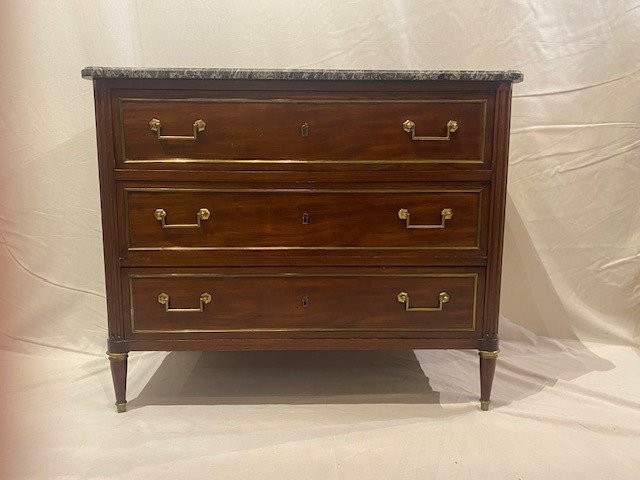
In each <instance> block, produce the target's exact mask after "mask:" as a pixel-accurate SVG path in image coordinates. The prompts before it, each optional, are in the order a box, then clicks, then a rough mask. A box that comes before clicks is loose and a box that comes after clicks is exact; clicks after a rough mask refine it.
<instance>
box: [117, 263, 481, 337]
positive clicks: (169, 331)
mask: <svg viewBox="0 0 640 480" xmlns="http://www.w3.org/2000/svg"><path fill="white" fill-rule="evenodd" d="M207 277H210V278H292V277H293V278H308V277H339V278H349V277H356V278H360V277H363V278H364V277H412V278H419V277H423V278H473V299H472V302H473V303H472V304H473V307H472V315H471V317H472V318H471V325H470V326H469V327H465V328H397V327H396V328H394V327H391V328H380V327H367V328H362V327H358V328H349V327H344V328H322V327H311V328H230V329H162V330H160V329H136V326H135V308H134V305H133V279H137V278H140V279H146V278H207ZM128 279H129V306H130V318H131V332H132V333H167V334H184V333H257V332H374V331H375V332H378V331H379V332H474V331H475V330H476V325H477V322H476V316H477V300H478V274H477V273H450V274H444V273H443V274H436V273H434V274H422V273H390V274H384V273H361V274H350V273H345V274H336V273H326V274H323V273H281V274H271V273H265V274H223V273H219V274H216V273H165V274H153V275H145V274H129V275H128Z"/></svg>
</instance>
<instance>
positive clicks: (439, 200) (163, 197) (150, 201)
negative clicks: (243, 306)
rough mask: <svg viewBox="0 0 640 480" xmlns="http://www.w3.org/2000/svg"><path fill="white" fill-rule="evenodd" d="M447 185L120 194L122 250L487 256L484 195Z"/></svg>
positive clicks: (478, 189)
mask: <svg viewBox="0 0 640 480" xmlns="http://www.w3.org/2000/svg"><path fill="white" fill-rule="evenodd" d="M449 185H451V184H447V185H443V186H442V187H437V186H435V187H432V188H429V189H415V190H394V189H389V190H387V189H380V188H378V189H362V188H357V189H356V188H354V189H314V190H306V189H185V188H138V187H126V188H124V189H123V191H122V192H121V195H122V197H123V200H122V202H121V203H122V204H123V207H122V208H123V210H124V215H125V216H126V229H125V232H124V235H125V236H126V238H125V239H123V240H124V245H123V248H124V249H125V250H129V251H136V250H167V249H172V250H173V251H180V250H181V249H187V250H193V249H196V250H255V249H258V250H260V249H263V250H274V249H276V250H277V249H280V250H282V249H284V250H287V249H326V250H336V249H338V250H339V249H345V250H349V249H409V250H416V249H417V250H471V251H477V252H478V254H482V252H483V251H484V250H485V246H486V221H487V219H486V212H487V205H486V204H485V202H486V195H483V192H484V191H485V188H486V187H485V185H484V184H467V186H466V187H464V186H463V187H460V186H458V187H457V188H456V187H451V186H449ZM483 204H484V206H483Z"/></svg>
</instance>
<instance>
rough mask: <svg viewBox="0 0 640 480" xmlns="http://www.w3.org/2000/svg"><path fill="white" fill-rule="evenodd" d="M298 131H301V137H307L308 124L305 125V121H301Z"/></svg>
mask: <svg viewBox="0 0 640 480" xmlns="http://www.w3.org/2000/svg"><path fill="white" fill-rule="evenodd" d="M300 132H301V133H302V136H303V137H308V136H309V125H307V124H306V123H303V124H302V126H301V127H300Z"/></svg>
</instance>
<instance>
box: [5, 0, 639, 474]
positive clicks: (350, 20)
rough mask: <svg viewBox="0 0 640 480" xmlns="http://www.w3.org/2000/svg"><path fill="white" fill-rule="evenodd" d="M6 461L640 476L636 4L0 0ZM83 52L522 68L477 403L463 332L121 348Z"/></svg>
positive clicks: (28, 469)
mask: <svg viewBox="0 0 640 480" xmlns="http://www.w3.org/2000/svg"><path fill="white" fill-rule="evenodd" d="M0 65H1V67H2V68H1V70H0V160H1V164H0V167H1V168H0V317H1V318H2V322H0V374H1V375H2V377H1V378H2V382H1V385H0V400H1V401H2V408H1V409H0V420H1V422H2V424H1V426H2V441H0V445H1V446H2V448H1V449H0V455H1V457H0V459H1V461H0V472H1V471H2V469H4V470H5V471H6V473H1V474H0V480H4V479H5V478H7V479H13V478H24V479H50V478H58V479H76V478H109V479H111V478H124V479H138V478H141V479H144V478H150V479H163V478H184V479H191V478H216V479H233V478H264V479H288V478H295V479H305V480H306V479H315V478H318V479H334V478H335V479H349V480H351V479H357V478H363V479H367V480H369V479H378V478H379V479H385V480H387V479H390V480H393V479H397V478H398V479H414V478H415V479H427V478H443V479H447V480H449V479H467V478H469V479H471V478H473V479H486V478H492V479H502V478H504V479H511V480H513V479H523V480H524V479H527V480H531V479H545V480H550V479H556V478H558V479H563V480H567V479H574V478H575V479H591V478H594V479H596V478H597V479H601V478H602V479H611V480H616V479H624V480H637V479H638V478H640V473H639V472H640V407H639V405H640V375H639V374H638V372H639V371H640V354H639V349H638V345H639V344H640V208H639V207H640V188H639V185H640V136H639V132H640V0H476V1H471V0H446V1H440V0H437V1H436V0H420V1H418V0H406V1H404V0H403V1H400V0H394V1H383V0H353V1H344V0H305V1H300V0H251V1H249V0H235V1H223V0H219V1H214V0H198V1H187V0H183V1H179V0H173V1H169V0H166V1H160V0H55V1H54V0H27V1H17V0H16V1H10V0H7V1H3V2H0ZM86 65H103V66H138V67H145V66H146V67H180V66H182V67H189V66H190V67H243V68H347V69H354V68H355V69H359V68H368V69H519V70H521V71H522V72H523V73H524V76H525V81H524V82H523V83H521V84H517V85H515V86H514V99H513V108H512V115H513V119H512V136H511V148H510V166H509V185H508V202H507V220H506V236H505V254H504V274H503V289H502V300H501V314H502V315H503V320H502V326H501V337H502V338H503V342H502V354H501V357H500V359H499V361H498V365H499V366H498V370H497V374H496V380H495V384H494V395H493V398H494V409H493V410H492V411H490V412H480V411H479V410H478V402H477V397H478V391H479V380H478V373H477V362H478V359H477V354H476V353H474V352H470V351H467V352H453V351H451V352H445V351H433V352H431V351H418V352H416V353H415V355H414V356H412V354H410V353H409V352H395V353H394V352H386V353H385V352H370V353H367V352H362V353H346V352H342V353H326V352H325V353H234V354H232V353H207V354H200V353H170V354H165V353H135V354H132V355H131V360H130V368H129V370H130V372H129V394H128V397H129V399H130V412H128V413H127V414H124V415H117V414H116V413H115V412H114V408H113V405H112V403H113V389H112V385H111V379H110V376H109V372H108V361H107V359H106V356H105V355H104V351H105V349H106V346H105V339H106V319H105V317H106V309H105V301H104V274H103V264H102V241H101V230H100V228H101V227H100V208H99V194H98V174H97V162H96V146H95V145H96V144H95V127H94V125H95V123H94V122H95V119H94V112H93V95H92V89H91V83H90V82H88V81H86V80H82V79H81V78H80V70H81V68H82V67H84V66H86Z"/></svg>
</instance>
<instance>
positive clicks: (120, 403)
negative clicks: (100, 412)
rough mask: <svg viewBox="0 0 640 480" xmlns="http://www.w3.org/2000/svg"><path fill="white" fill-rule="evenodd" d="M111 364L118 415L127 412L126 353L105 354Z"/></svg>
mask: <svg viewBox="0 0 640 480" xmlns="http://www.w3.org/2000/svg"><path fill="white" fill-rule="evenodd" d="M107 355H108V356H109V362H110V363H111V377H112V378H113V389H114V390H115V392H116V408H117V409H118V413H122V412H126V411H127V356H128V354H127V353H112V352H107Z"/></svg>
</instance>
